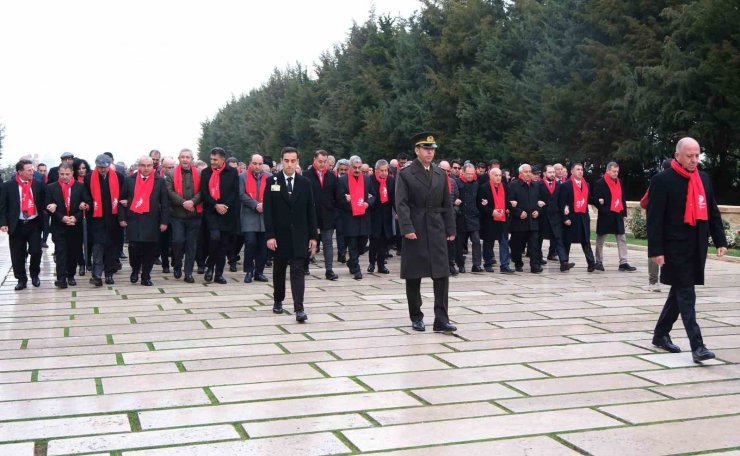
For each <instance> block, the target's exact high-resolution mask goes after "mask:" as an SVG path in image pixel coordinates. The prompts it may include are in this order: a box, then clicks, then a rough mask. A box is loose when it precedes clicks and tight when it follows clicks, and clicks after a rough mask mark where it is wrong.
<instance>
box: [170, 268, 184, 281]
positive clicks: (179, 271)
mask: <svg viewBox="0 0 740 456" xmlns="http://www.w3.org/2000/svg"><path fill="white" fill-rule="evenodd" d="M172 275H174V276H175V278H176V279H179V278H180V277H182V268H175V272H174V273H173V274H172Z"/></svg>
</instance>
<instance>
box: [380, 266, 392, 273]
mask: <svg viewBox="0 0 740 456" xmlns="http://www.w3.org/2000/svg"><path fill="white" fill-rule="evenodd" d="M378 272H379V273H381V274H390V273H391V271H389V270H388V268H386V267H385V265H384V264H382V265H380V266H378Z"/></svg>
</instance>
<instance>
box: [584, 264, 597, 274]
mask: <svg viewBox="0 0 740 456" xmlns="http://www.w3.org/2000/svg"><path fill="white" fill-rule="evenodd" d="M586 270H587V271H588V272H594V271H595V270H596V264H589V265H588V268H586Z"/></svg>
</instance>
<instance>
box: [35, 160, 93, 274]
mask: <svg viewBox="0 0 740 456" xmlns="http://www.w3.org/2000/svg"><path fill="white" fill-rule="evenodd" d="M72 173H73V171H72V165H68V164H66V163H62V164H61V165H59V166H58V167H57V171H56V177H57V180H56V181H54V182H53V183H51V184H49V185H48V186H47V188H46V200H45V205H46V210H47V212H49V213H50V214H51V224H50V226H49V231H50V232H51V240H52V241H54V261H55V262H56V274H57V280H56V281H55V282H54V285H56V286H57V287H58V288H67V285H71V286H75V285H77V281H76V280H75V272H76V271H77V264H78V263H79V261H80V258H81V256H82V209H80V204H82V203H87V204H90V196H89V195H88V194H87V190H86V189H85V185H84V184H83V183H82V182H77V181H75V180H74V178H73V176H72Z"/></svg>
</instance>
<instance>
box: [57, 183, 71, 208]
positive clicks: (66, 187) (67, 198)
mask: <svg viewBox="0 0 740 456" xmlns="http://www.w3.org/2000/svg"><path fill="white" fill-rule="evenodd" d="M57 182H59V188H61V189H62V198H63V199H64V206H65V207H66V208H67V215H70V213H71V210H72V186H74V184H75V181H74V179H73V180H71V181H69V184H65V183H64V182H62V181H61V180H59V181H57Z"/></svg>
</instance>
